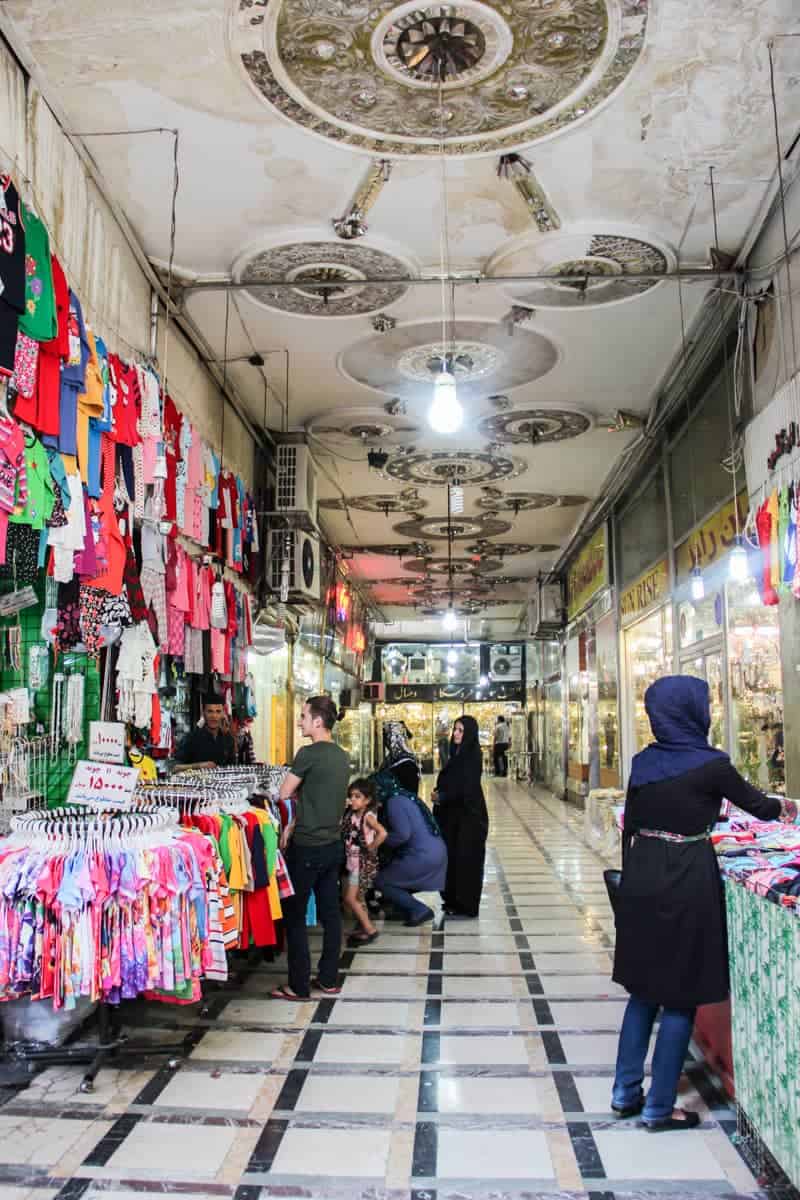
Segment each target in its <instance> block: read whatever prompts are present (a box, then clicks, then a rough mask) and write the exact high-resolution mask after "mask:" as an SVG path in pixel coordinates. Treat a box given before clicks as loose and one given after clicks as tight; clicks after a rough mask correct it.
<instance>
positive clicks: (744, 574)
mask: <svg viewBox="0 0 800 1200" xmlns="http://www.w3.org/2000/svg"><path fill="white" fill-rule="evenodd" d="M728 577H729V579H731V581H732V582H733V583H745V582H746V581H747V580H748V579H749V578H750V564H749V563H748V561H747V551H746V550H745V548H744V542H743V541H742V535H741V534H740V533H738V534H737V535H736V542H735V544H734V546H733V549H732V550H731V553H730V558H729V559H728Z"/></svg>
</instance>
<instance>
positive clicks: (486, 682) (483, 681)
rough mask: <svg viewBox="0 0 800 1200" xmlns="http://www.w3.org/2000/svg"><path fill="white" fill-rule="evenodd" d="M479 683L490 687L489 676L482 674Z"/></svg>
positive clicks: (483, 686)
mask: <svg viewBox="0 0 800 1200" xmlns="http://www.w3.org/2000/svg"><path fill="white" fill-rule="evenodd" d="M478 683H479V684H480V685H481V687H482V688H485V687H488V686H489V676H488V675H481V677H480V679H479V680H478Z"/></svg>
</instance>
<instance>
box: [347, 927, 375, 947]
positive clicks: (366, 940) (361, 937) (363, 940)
mask: <svg viewBox="0 0 800 1200" xmlns="http://www.w3.org/2000/svg"><path fill="white" fill-rule="evenodd" d="M379 937H380V932H379V930H377V929H376V930H375V932H374V933H365V934H358V933H351V934H350V937H349V938H348V939H347V945H348V946H349V947H350V949H351V950H354V949H357V948H358V947H359V946H369V944H370V943H371V942H375V941H377V940H378V938H379Z"/></svg>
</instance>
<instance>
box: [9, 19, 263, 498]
mask: <svg viewBox="0 0 800 1200" xmlns="http://www.w3.org/2000/svg"><path fill="white" fill-rule="evenodd" d="M0 171H2V172H3V173H5V172H8V173H10V174H11V175H12V176H13V178H14V181H15V183H16V185H17V187H18V189H19V191H20V194H21V195H22V198H23V199H24V200H25V202H26V203H27V204H29V205H30V207H32V208H33V209H34V210H35V211H36V213H37V214H38V216H39V217H41V219H42V220H43V221H44V223H45V225H46V226H47V229H48V231H49V233H50V239H51V244H52V247H53V249H54V251H55V253H56V254H57V256H58V258H59V260H60V261H61V265H62V266H63V268H64V271H65V273H66V276H67V279H68V280H69V283H70V286H71V287H72V288H73V289H74V290H75V292H76V293H77V295H78V296H79V298H80V301H81V304H82V306H83V310H84V313H85V315H86V318H87V320H88V321H89V323H90V324H91V326H92V328H93V330H94V331H95V333H98V334H100V335H101V336H102V337H103V339H104V341H105V342H106V345H107V346H108V347H109V349H110V350H114V351H116V352H117V353H119V354H120V355H122V356H123V357H130V356H131V355H132V354H133V353H134V352H138V353H140V354H147V353H148V352H149V348H150V296H151V289H150V283H149V281H148V280H147V278H146V276H145V274H144V272H143V271H142V269H141V267H140V266H139V264H138V262H137V261H136V256H135V255H134V253H133V251H132V249H131V247H130V245H129V244H128V241H127V239H126V237H125V235H124V234H123V232H122V230H121V228H120V226H119V225H118V223H117V221H116V220H115V218H114V216H113V214H112V212H111V209H110V207H109V205H108V204H107V203H106V201H105V199H104V197H103V195H102V194H101V192H100V191H99V190H98V188H97V186H96V185H95V183H94V182H93V180H92V179H91V177H90V176H89V173H88V172H87V169H86V167H85V166H84V164H83V162H82V161H81V158H80V156H79V155H78V154H77V152H76V151H75V149H74V148H73V146H72V144H71V143H70V141H69V139H68V138H66V137H65V136H64V133H63V131H62V129H61V127H60V126H59V124H58V122H57V121H56V119H55V117H54V116H53V114H52V112H51V111H50V109H49V108H48V106H47V104H46V103H45V101H44V100H43V98H42V96H41V94H40V93H39V92H38V91H37V89H36V87H35V86H34V85H33V84H32V83H28V85H27V86H26V79H25V75H24V73H23V72H22V70H21V69H20V68H19V66H18V65H17V63H16V61H15V60H14V58H13V57H12V56H11V54H10V53H9V51H8V49H7V47H6V46H5V44H4V43H3V42H2V40H0ZM144 185H146V181H143V186H144ZM163 346H164V339H163V331H162V334H161V336H160V337H159V341H158V355H159V360H160V356H161V355H162V352H163ZM169 390H170V393H171V394H172V396H173V399H174V400H175V402H176V404H177V405H178V407H179V408H180V409H181V410H182V411H183V412H185V413H186V414H187V415H188V416H189V417H190V419H191V420H192V422H193V423H196V424H197V426H198V428H199V429H200V432H201V434H202V435H203V437H204V438H206V439H207V440H208V441H209V442H210V444H211V445H212V446H213V447H214V449H215V450H216V451H217V452H219V450H220V439H221V412H222V408H221V403H222V402H221V396H220V392H219V388H218V387H217V385H216V383H215V381H214V380H213V379H212V377H211V376H210V374H209V373H208V371H207V370H206V369H205V367H204V366H203V364H202V363H201V362H200V360H199V358H198V355H197V354H196V353H195V351H194V350H193V349H192V347H191V346H190V345H189V343H188V342H187V341H186V339H185V338H184V337H183V336H182V335H181V334H180V333H179V332H178V331H177V330H175V328H174V325H173V326H172V327H171V333H170V349H169ZM225 465H226V466H229V467H230V468H231V469H232V470H234V471H235V472H236V473H237V474H239V475H240V476H241V477H242V479H244V481H245V483H246V484H247V485H251V484H252V482H253V441H252V437H251V435H250V433H249V432H248V430H247V429H246V428H245V426H244V425H243V424H242V422H241V421H240V419H239V418H238V417H237V415H236V414H235V412H234V411H233V410H232V409H231V407H230V405H228V407H227V410H226V414H225Z"/></svg>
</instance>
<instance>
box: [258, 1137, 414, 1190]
mask: <svg viewBox="0 0 800 1200" xmlns="http://www.w3.org/2000/svg"><path fill="white" fill-rule="evenodd" d="M391 1137H392V1135H391V1131H390V1130H388V1129H372V1128H371V1129H369V1130H368V1131H364V1130H362V1129H303V1128H290V1129H287V1131H286V1133H285V1134H284V1136H283V1140H282V1141H281V1144H280V1147H279V1149H278V1153H277V1154H276V1155H275V1160H274V1162H273V1164H272V1174H273V1175H313V1176H317V1177H322V1178H330V1179H332V1180H338V1179H342V1178H347V1177H357V1178H368V1179H383V1177H384V1175H385V1173H386V1164H387V1161H388V1158H389V1146H390V1142H391Z"/></svg>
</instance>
